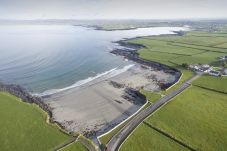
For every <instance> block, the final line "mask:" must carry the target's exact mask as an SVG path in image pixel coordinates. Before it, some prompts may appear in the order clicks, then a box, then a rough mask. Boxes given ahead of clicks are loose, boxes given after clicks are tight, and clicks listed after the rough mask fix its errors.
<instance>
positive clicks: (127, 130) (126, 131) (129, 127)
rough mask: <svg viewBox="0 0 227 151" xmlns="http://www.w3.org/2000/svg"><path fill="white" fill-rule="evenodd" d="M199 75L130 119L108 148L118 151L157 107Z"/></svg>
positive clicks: (111, 150)
mask: <svg viewBox="0 0 227 151" xmlns="http://www.w3.org/2000/svg"><path fill="white" fill-rule="evenodd" d="M199 76H200V75H194V76H193V77H191V78H190V79H189V80H187V81H185V82H184V83H183V84H182V85H181V86H180V87H179V88H177V89H176V90H174V91H172V92H170V93H169V94H167V95H165V96H164V97H162V98H161V99H160V100H158V101H157V102H155V103H153V104H151V105H150V106H149V107H147V108H146V109H144V110H143V111H141V112H139V113H138V114H137V115H136V116H134V117H133V118H132V119H130V121H129V122H128V123H127V124H126V125H125V126H124V127H123V128H122V129H121V130H120V131H119V132H118V133H117V134H116V135H114V136H113V137H112V139H111V140H110V141H109V142H108V144H107V148H108V150H110V151H117V150H118V149H119V147H120V146H121V144H122V143H123V142H124V140H125V139H126V138H127V137H128V136H129V135H130V134H131V132H132V131H133V130H134V129H135V128H136V127H137V126H138V125H139V124H140V123H141V122H142V121H143V120H144V119H145V118H146V117H148V116H149V115H151V114H152V113H154V112H155V111H156V110H157V109H159V108H161V107H162V106H163V105H165V104H166V103H168V102H169V101H170V100H171V99H172V98H174V97H175V96H176V95H178V94H180V93H181V92H183V91H184V90H185V89H187V88H188V87H189V86H190V85H191V82H192V81H194V80H195V79H197V78H198V77H199Z"/></svg>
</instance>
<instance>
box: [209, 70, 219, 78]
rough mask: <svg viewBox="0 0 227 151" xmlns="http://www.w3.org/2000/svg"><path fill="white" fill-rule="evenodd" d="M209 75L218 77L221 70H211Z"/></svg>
mask: <svg viewBox="0 0 227 151" xmlns="http://www.w3.org/2000/svg"><path fill="white" fill-rule="evenodd" d="M209 75H212V76H216V77H218V76H220V75H221V72H219V71H213V70H211V71H210V72H209Z"/></svg>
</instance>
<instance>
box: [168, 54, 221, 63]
mask: <svg viewBox="0 0 227 151" xmlns="http://www.w3.org/2000/svg"><path fill="white" fill-rule="evenodd" d="M220 56H223V54H222V53H217V52H205V53H201V54H198V55H193V56H183V57H179V58H177V59H172V60H171V61H172V62H174V63H176V64H179V65H181V64H183V63H187V64H199V63H200V64H210V63H211V62H213V61H215V60H217V58H218V57H220Z"/></svg>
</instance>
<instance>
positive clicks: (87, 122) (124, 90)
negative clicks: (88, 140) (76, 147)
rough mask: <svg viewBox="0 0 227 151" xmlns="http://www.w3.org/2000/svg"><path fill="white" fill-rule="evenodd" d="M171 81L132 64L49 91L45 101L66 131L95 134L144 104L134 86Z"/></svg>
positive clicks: (156, 87) (147, 87)
mask: <svg viewBox="0 0 227 151" xmlns="http://www.w3.org/2000/svg"><path fill="white" fill-rule="evenodd" d="M173 81H175V76H174V75H172V74H169V73H165V72H164V71H157V70H154V69H152V68H150V67H145V66H141V65H139V64H135V65H134V66H133V67H131V68H130V69H129V70H127V71H126V72H123V73H121V74H119V75H116V76H114V77H111V78H107V79H102V78H101V77H100V79H96V80H94V81H92V82H90V83H87V84H85V85H83V87H80V88H74V89H70V90H67V91H64V92H61V93H57V94H55V95H52V96H50V97H48V98H46V99H45V102H46V103H47V104H49V106H50V107H51V108H52V109H53V110H52V112H53V119H54V121H57V122H59V123H60V124H61V125H62V126H63V127H64V128H65V129H66V130H67V131H69V132H74V131H77V132H80V133H82V134H85V135H86V134H89V135H96V136H98V135H101V134H103V133H105V132H107V131H109V130H110V129H111V128H113V127H114V126H116V125H117V124H119V123H120V122H122V121H123V120H125V119H127V118H128V117H129V116H131V115H132V114H133V113H135V112H136V111H137V110H139V109H140V108H141V106H143V104H144V103H145V102H146V99H145V98H144V97H143V96H140V95H137V94H136V93H137V91H136V90H139V89H141V88H143V89H145V90H147V91H159V90H160V86H159V85H160V83H170V82H173Z"/></svg>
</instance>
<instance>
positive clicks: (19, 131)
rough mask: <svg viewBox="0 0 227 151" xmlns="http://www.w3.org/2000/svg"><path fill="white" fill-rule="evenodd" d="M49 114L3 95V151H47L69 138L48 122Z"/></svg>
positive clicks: (0, 127) (0, 107)
mask: <svg viewBox="0 0 227 151" xmlns="http://www.w3.org/2000/svg"><path fill="white" fill-rule="evenodd" d="M46 116H47V115H46V114H44V112H43V111H41V109H39V108H38V107H37V106H35V105H30V104H26V103H24V102H21V101H20V100H19V99H18V98H16V97H14V96H12V95H9V94H8V93H3V92H0V118H1V122H0V134H1V137H0V150H1V151H13V150H17V151H31V150H32V151H47V150H51V149H53V148H54V147H56V146H57V145H59V144H62V143H64V142H65V141H66V140H67V139H68V138H69V136H67V135H66V134H64V133H63V132H61V131H59V129H58V128H57V127H56V126H54V125H50V124H47V123H46Z"/></svg>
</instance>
